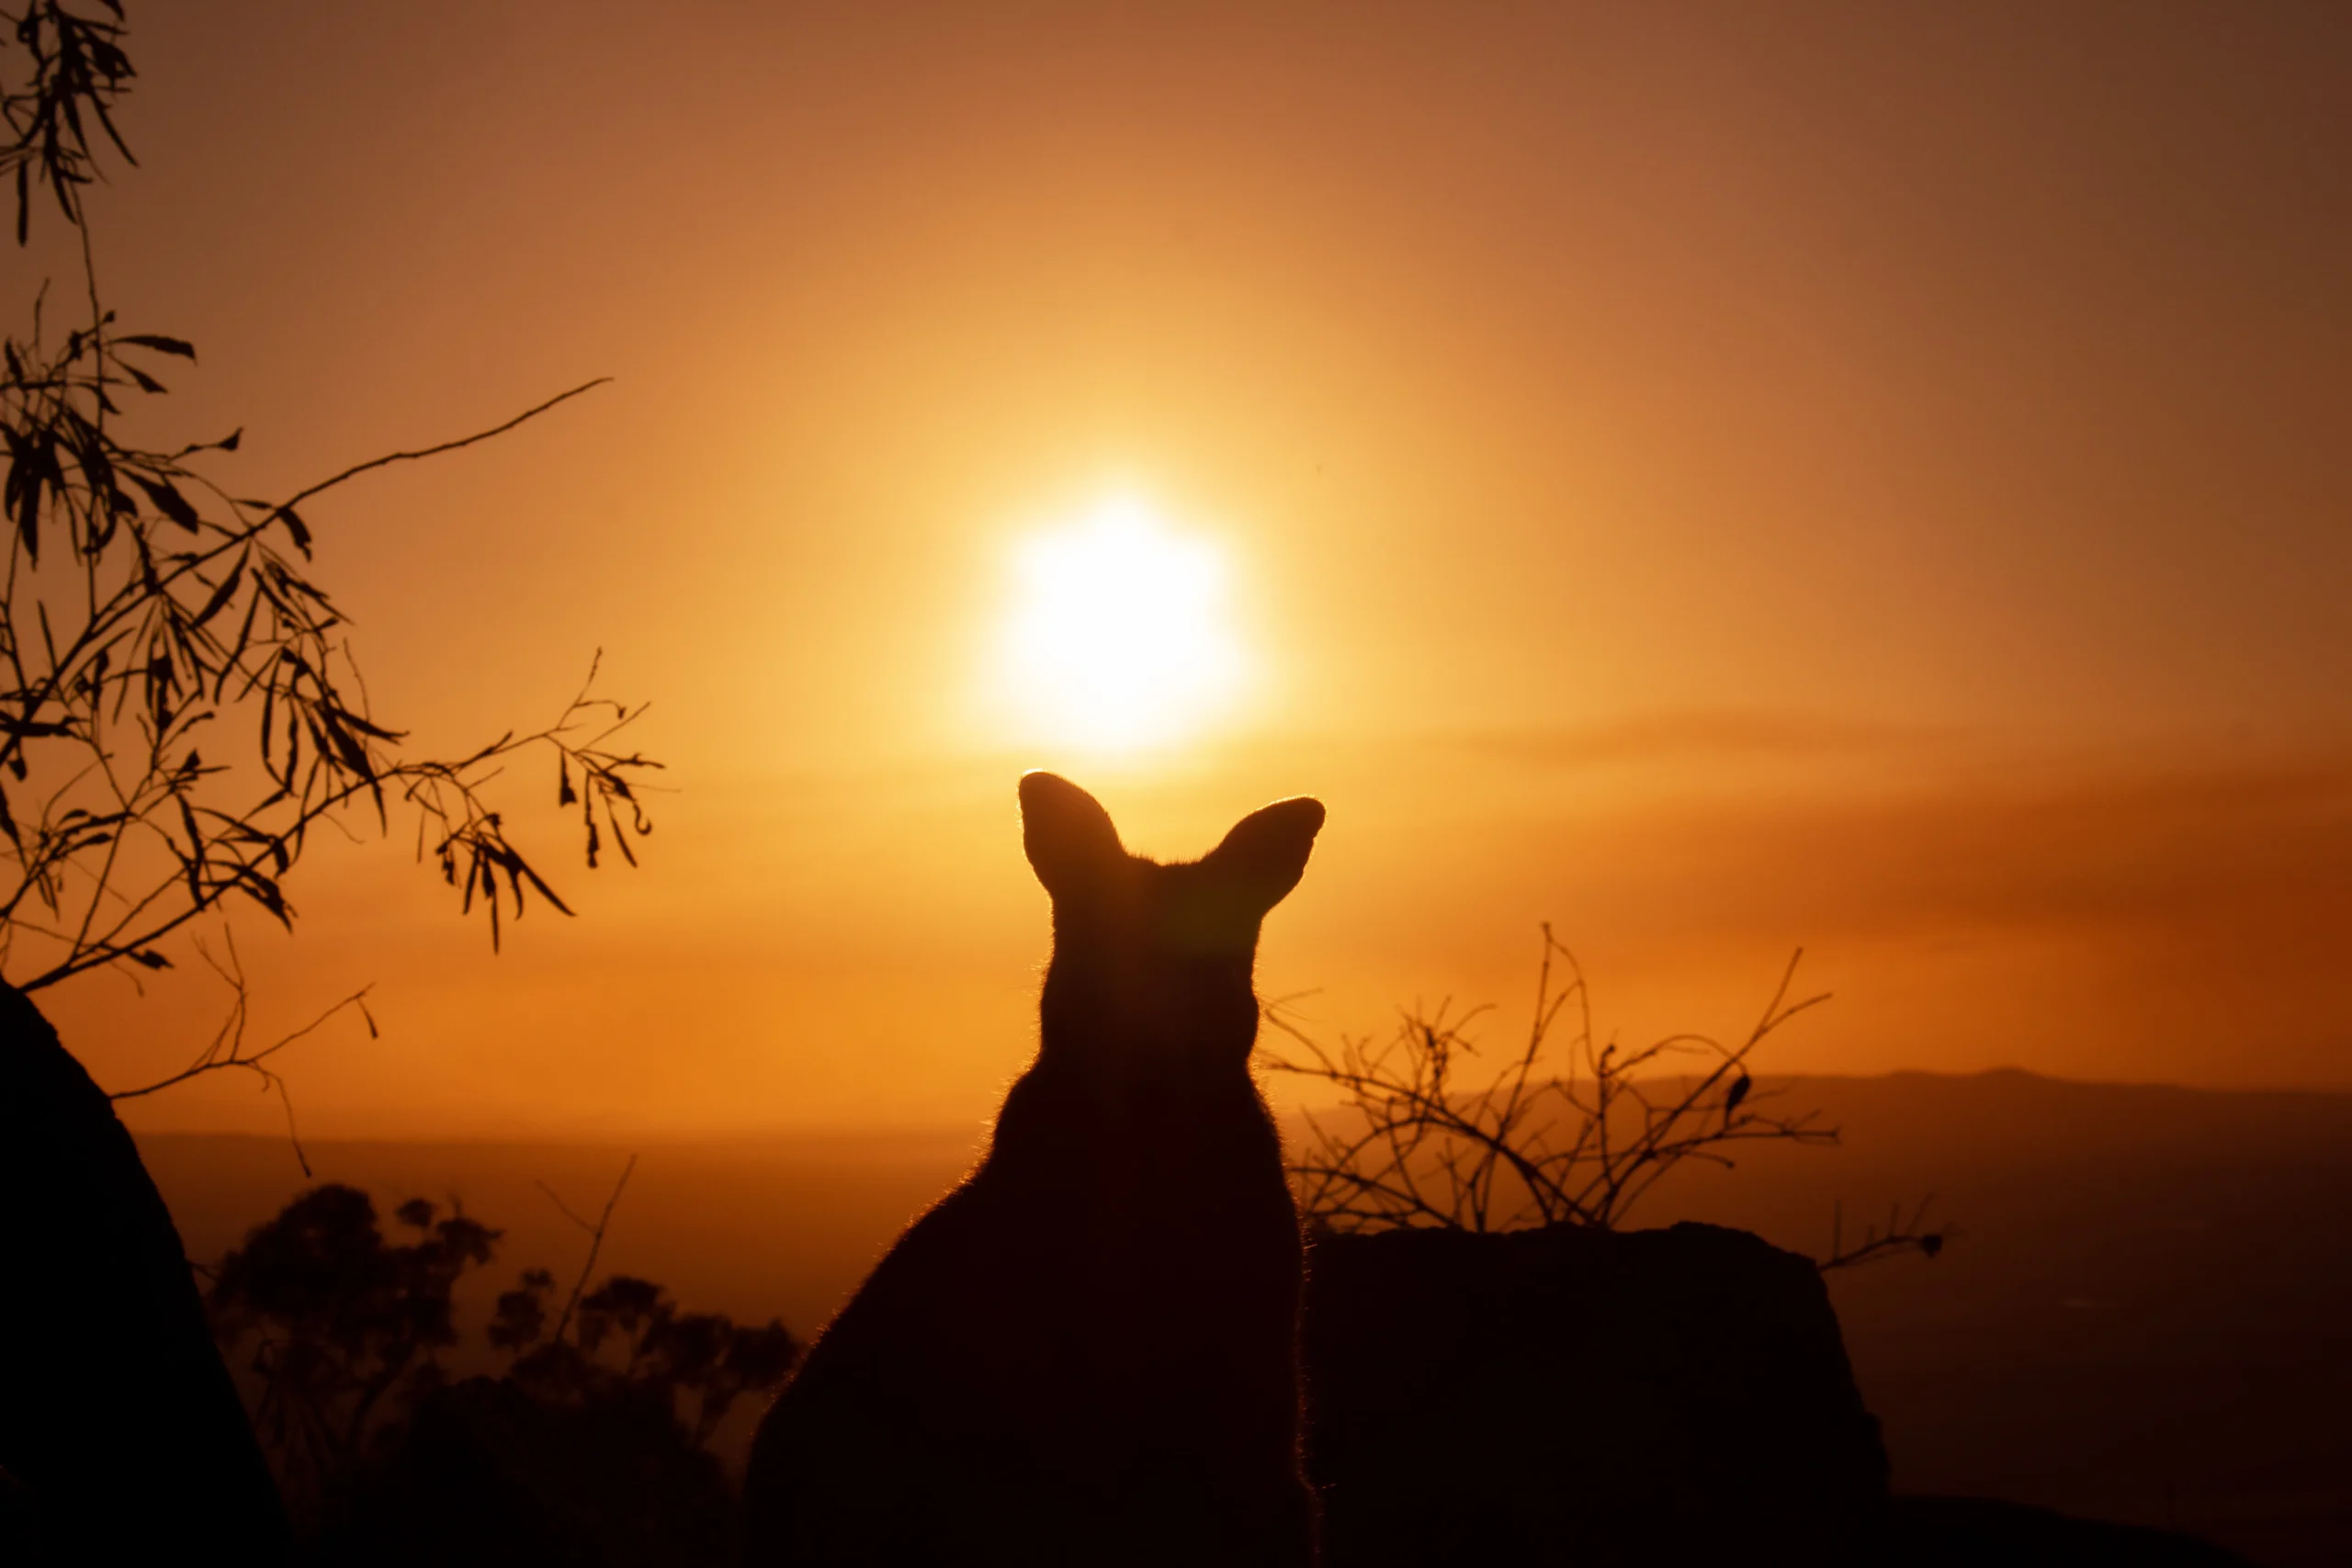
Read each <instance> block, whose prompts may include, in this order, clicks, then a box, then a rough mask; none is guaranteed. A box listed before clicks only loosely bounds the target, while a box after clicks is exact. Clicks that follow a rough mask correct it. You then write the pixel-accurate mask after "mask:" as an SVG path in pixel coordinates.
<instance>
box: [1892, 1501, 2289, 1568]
mask: <svg viewBox="0 0 2352 1568" xmlns="http://www.w3.org/2000/svg"><path fill="white" fill-rule="evenodd" d="M1885 1562H1887V1563H1888V1564H1889V1568H2075V1565H2076V1564H2078V1563H2086V1562H2097V1563H2101V1564H2113V1565H2114V1568H2252V1564H2250V1563H2248V1562H2246V1560H2245V1558H2243V1557H2240V1556H2238V1555H2236V1554H2235V1553H2233V1552H2228V1551H2222V1549H2221V1548H2220V1547H2218V1546H2214V1545H2212V1544H2211V1543H2210V1542H2207V1541H2202V1540H2198V1539H2197V1538H2196V1537H2195V1536H2189V1535H2181V1534H2178V1533H2177V1532H2175V1531H2172V1530H2160V1529H2145V1528H2143V1527H2141V1526H2137V1525H2109V1524H2100V1523H2098V1522H2096V1521H2094V1520H2090V1519H2075V1518H2068V1517H2066V1516H2065V1515H2064V1514H2053V1513H2052V1512H2051V1511H2050V1510H2049V1509H2047V1508H2032V1507H2028V1506H2025V1505H2024V1504H2022V1503H1999V1502H1995V1501H1993V1500H1992V1499H1990V1498H1985V1497H1897V1498H1895V1499H1894V1502H1893V1504H1892V1505H1891V1506H1890V1507H1889V1517H1888V1529H1887V1550H1886V1555H1885Z"/></svg>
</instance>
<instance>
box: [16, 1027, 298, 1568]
mask: <svg viewBox="0 0 2352 1568" xmlns="http://www.w3.org/2000/svg"><path fill="white" fill-rule="evenodd" d="M0 1192H5V1193H6V1195H7V1201H6V1207H5V1209H0V1470H5V1471H6V1472H8V1473H9V1474H11V1475H13V1476H14V1477H15V1478H16V1480H17V1482H18V1483H21V1486H22V1488H23V1490H24V1491H25V1492H26V1493H28V1494H29V1495H30V1502H31V1511H32V1512H33V1513H34V1514H35V1516H36V1517H38V1518H39V1521H40V1526H39V1528H40V1533H41V1536H42V1539H43V1542H44V1546H45V1550H46V1552H47V1561H49V1562H53V1563H56V1564H59V1565H61V1568H62V1565H65V1564H82V1563H116V1562H124V1563H148V1562H230V1563H267V1562H278V1561H281V1560H282V1559H283V1557H284V1556H285V1551H286V1525H285V1517H284V1513H283V1511H282V1510H281V1508H280V1507H279V1506H278V1500H277V1489H276V1487H275V1485H274V1484H273V1483H272V1482H271V1480H270V1476H269V1470H268V1467H267V1466H266V1464H265V1463H264V1462H263V1461H262V1456H261V1450H260V1448H259V1446H258V1445H256V1444H255V1443H254V1435H253V1428H252V1427H250V1426H249V1425H248V1424H247V1422H246V1419H245V1411H244V1406H243V1404H242V1403H240V1401H239V1400H238V1397H237V1391H236V1389H235V1387H234V1385H233V1384H232V1382H230V1379H229V1371H228V1369H227V1368H226V1367H225V1366H223V1365H222V1364H221V1361H220V1351H219V1350H218V1349H217V1348H215V1347H214V1345H213V1342H212V1334H211V1331H210V1329H209V1326H208V1325H207V1324H206V1321H205V1315H204V1303H203V1301H202V1299H201V1298H200V1297H199V1296H198V1293H197V1289H196V1281H195V1280H194V1279H193V1278H192V1277H191V1275H190V1273H189V1271H188V1265H187V1255H186V1253H185V1252H184V1251H183V1249H182V1247H181V1246H180V1236H179V1232H178V1230H177V1229H176V1228H175V1226H174V1225H173V1224H172V1216H171V1213H170V1211H169V1210H167V1209H165V1208H164V1200H163V1198H162V1197H161V1196H160V1195H159V1194H158V1193H157V1192H156V1190H155V1184H154V1183H153V1181H152V1180H150V1179H148V1175H147V1168H146V1167H145V1166H144V1165H142V1164H141V1162H140V1158H139V1150H138V1148H137V1146H136V1145H133V1144H132V1143H131V1141H130V1134H129V1133H128V1132H126V1131H124V1129H123V1125H122V1123H121V1122H119V1121H118V1120H117V1119H116V1117H115V1113H114V1107H113V1106H112V1105H111V1104H110V1103H108V1101H107V1097H106V1095H105V1094H104V1093H103V1092H102V1091H101V1090H100V1089H98V1086H97V1085H96V1084H95V1083H93V1082H91V1081H90V1075H89V1074H87V1073H85V1072H84V1071H83V1070H82V1066H81V1064H80V1063H78V1062H76V1061H75V1060H74V1058H73V1057H72V1056H71V1055H67V1053H66V1051H65V1048H64V1047H63V1046H62V1045H61V1044H60V1043H58V1039H57V1033H56V1031H54V1030H52V1029H51V1028H50V1026H49V1021H48V1020H46V1019H44V1018H43V1017H41V1015H40V1010H38V1009H36V1008H35V1007H34V1006H33V1004H32V1003H31V1002H30V1001H28V1000H27V999H26V998H25V997H24V996H23V994H22V993H20V992H17V991H16V990H13V989H10V988H9V987H5V986H0ZM12 1511H14V1512H17V1514H19V1516H21V1513H22V1511H23V1510H22V1509H21V1508H15V1509H12Z"/></svg>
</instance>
